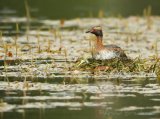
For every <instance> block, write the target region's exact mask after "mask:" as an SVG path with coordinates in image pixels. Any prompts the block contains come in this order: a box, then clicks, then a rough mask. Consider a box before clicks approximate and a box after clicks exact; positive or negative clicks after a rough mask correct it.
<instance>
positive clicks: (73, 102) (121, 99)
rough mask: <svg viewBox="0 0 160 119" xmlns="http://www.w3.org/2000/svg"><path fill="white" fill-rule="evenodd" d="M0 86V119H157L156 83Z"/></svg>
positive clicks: (159, 92) (159, 90) (159, 93)
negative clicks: (1, 101)
mask: <svg viewBox="0 0 160 119" xmlns="http://www.w3.org/2000/svg"><path fill="white" fill-rule="evenodd" d="M28 85H29V87H28V89H27V88H24V87H23V86H24V84H23V82H14V83H10V85H8V84H7V83H6V82H3V81H1V82H0V94H1V96H0V97H1V100H3V103H1V104H0V105H1V106H0V112H1V113H0V118H1V119H10V118H11V117H12V119H22V118H23V119H28V118H30V119H35V118H36V119H50V118H59V119H66V118H68V119H69V118H70V119H75V118H78V119H81V118H84V119H110V118H112V119H124V118H125V119H126V118H130V119H135V118H136V119H153V118H154V119H158V118H159V116H160V111H159V110H160V103H159V101H160V85H159V83H158V82H157V81H156V80H155V79H132V81H131V80H119V79H115V80H110V81H105V82H104V81H103V82H95V83H93V84H67V85H64V84H51V83H31V82H29V83H28Z"/></svg>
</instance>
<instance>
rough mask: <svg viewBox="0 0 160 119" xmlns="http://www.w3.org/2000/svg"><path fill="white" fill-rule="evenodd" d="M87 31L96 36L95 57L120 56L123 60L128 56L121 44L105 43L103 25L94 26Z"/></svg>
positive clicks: (109, 57) (106, 58)
mask: <svg viewBox="0 0 160 119" xmlns="http://www.w3.org/2000/svg"><path fill="white" fill-rule="evenodd" d="M86 33H91V34H94V35H95V36H96V40H95V47H94V52H93V59H96V60H110V59H115V58H118V59H120V60H123V59H127V58H128V57H127V55H126V54H125V52H124V50H122V49H121V48H120V47H119V46H117V45H114V44H110V45H104V44H103V31H102V27H101V26H94V27H92V28H91V29H89V30H88V31H86Z"/></svg>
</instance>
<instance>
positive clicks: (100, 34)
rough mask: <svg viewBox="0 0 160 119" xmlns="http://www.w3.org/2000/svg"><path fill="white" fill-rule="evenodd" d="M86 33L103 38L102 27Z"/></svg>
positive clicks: (96, 27)
mask: <svg viewBox="0 0 160 119" xmlns="http://www.w3.org/2000/svg"><path fill="white" fill-rule="evenodd" d="M86 33H92V34H94V35H96V36H97V37H98V36H100V37H103V32H102V27H101V26H95V27H92V28H91V29H90V30H88V31H86Z"/></svg>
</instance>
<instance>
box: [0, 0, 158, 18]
mask: <svg viewBox="0 0 160 119" xmlns="http://www.w3.org/2000/svg"><path fill="white" fill-rule="evenodd" d="M27 4H28V6H29V10H30V14H31V17H32V18H38V19H72V18H83V17H98V16H100V15H101V16H105V17H107V16H123V17H127V16H130V15H132V16H133V15H143V13H144V10H145V9H147V8H148V7H150V8H151V11H152V15H160V1H159V0H28V3H27ZM25 11H26V10H25V0H0V15H1V16H4V15H7V14H9V15H13V16H20V17H21V16H26V12H25Z"/></svg>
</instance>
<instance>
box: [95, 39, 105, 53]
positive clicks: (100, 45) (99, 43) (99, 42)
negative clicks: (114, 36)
mask: <svg viewBox="0 0 160 119" xmlns="http://www.w3.org/2000/svg"><path fill="white" fill-rule="evenodd" d="M102 39H103V38H102V36H97V39H96V43H95V48H96V50H101V49H103V48H104V45H103V42H102Z"/></svg>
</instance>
